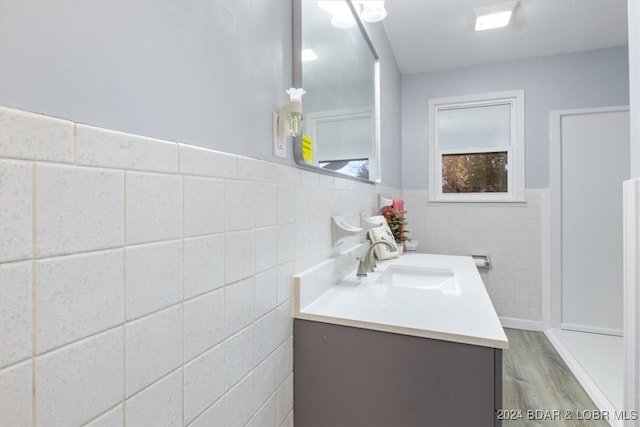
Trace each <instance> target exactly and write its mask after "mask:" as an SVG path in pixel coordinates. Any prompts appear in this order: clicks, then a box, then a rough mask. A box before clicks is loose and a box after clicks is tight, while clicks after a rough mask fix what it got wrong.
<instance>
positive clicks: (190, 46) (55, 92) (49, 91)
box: [0, 0, 400, 187]
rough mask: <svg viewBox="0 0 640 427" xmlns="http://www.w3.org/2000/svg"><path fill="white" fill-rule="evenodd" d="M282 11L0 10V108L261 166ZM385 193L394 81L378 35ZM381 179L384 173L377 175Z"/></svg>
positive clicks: (196, 6)
mask: <svg viewBox="0 0 640 427" xmlns="http://www.w3.org/2000/svg"><path fill="white" fill-rule="evenodd" d="M291 14H292V11H291V0H268V1H265V0H232V1H222V0H216V1H196V0H192V1H187V0H184V1H182V0H181V1H145V2H142V1H129V2H99V1H90V2H79V1H73V0H72V1H62V0H56V1H28V2H25V1H5V0H3V1H2V2H0V55H1V56H0V75H1V76H2V79H0V104H2V105H5V106H8V107H13V108H18V109H22V110H26V111H32V112H36V113H43V114H47V115H50V116H54V117H60V118H65V119H70V120H73V121H76V122H82V123H86V124H91V125H96V126H100V127H104V128H108V129H115V130H119V131H123V132H128V133H133V134H139V135H145V136H150V137H154V138H161V139H166V140H170V141H176V142H182V143H187V144H192V145H197V146H201V147H207V148H211V149H215V150H219V151H224V152H228V153H233V154H239V155H243V156H248V157H254V158H258V159H263V160H270V161H276V162H286V163H288V164H294V161H293V158H292V155H291V153H290V155H289V158H288V159H287V160H286V161H284V160H280V159H278V158H275V157H273V155H272V146H271V131H272V124H271V112H273V111H277V110H278V109H279V107H280V106H281V104H283V103H284V102H286V101H287V100H288V95H286V93H285V90H286V89H288V88H289V87H290V86H291V82H292V59H291V58H292V42H291V39H292V29H291V28H292V26H291V19H292V18H291V16H292V15H291ZM368 31H369V32H370V36H371V38H372V39H373V41H374V44H375V45H376V49H377V51H378V54H379V55H380V59H381V62H382V70H383V71H382V76H381V77H382V82H381V84H382V94H383V97H382V104H383V105H384V110H383V112H385V114H383V115H382V117H383V121H382V132H381V133H382V139H381V143H382V145H383V148H382V151H383V153H389V154H390V155H388V156H386V157H383V159H384V162H383V165H382V170H383V174H384V175H383V184H385V185H388V186H392V187H399V186H400V175H399V172H398V173H397V174H394V173H390V171H399V170H400V154H399V148H393V149H390V148H389V147H387V146H386V145H387V144H393V145H394V146H395V145H396V144H399V140H400V120H399V116H400V73H399V71H398V67H397V65H396V63H395V58H394V57H393V54H392V53H391V49H390V47H389V44H388V42H387V40H386V35H385V34H384V30H383V29H382V26H381V25H380V24H375V25H371V26H368ZM385 172H386V173H385Z"/></svg>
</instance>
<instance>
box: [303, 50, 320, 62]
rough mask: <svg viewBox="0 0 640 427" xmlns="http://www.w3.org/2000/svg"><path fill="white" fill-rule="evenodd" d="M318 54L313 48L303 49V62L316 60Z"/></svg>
mask: <svg viewBox="0 0 640 427" xmlns="http://www.w3.org/2000/svg"><path fill="white" fill-rule="evenodd" d="M316 59H318V55H316V53H315V52H314V51H313V50H312V49H302V62H309V61H315V60H316Z"/></svg>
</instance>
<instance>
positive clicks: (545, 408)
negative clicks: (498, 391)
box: [501, 329, 609, 427]
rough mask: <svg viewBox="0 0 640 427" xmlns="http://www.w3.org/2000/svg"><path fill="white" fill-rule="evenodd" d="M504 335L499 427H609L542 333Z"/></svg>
mask: <svg viewBox="0 0 640 427" xmlns="http://www.w3.org/2000/svg"><path fill="white" fill-rule="evenodd" d="M505 332H506V334H507V337H508V338H509V349H508V350H506V351H504V353H503V378H504V379H503V392H502V396H503V397H502V400H503V401H502V407H503V408H504V409H505V411H506V412H504V413H502V414H501V415H503V416H504V417H503V420H504V421H503V424H502V425H503V426H554V427H561V426H580V427H584V426H589V427H600V426H602V427H607V426H609V423H607V422H606V421H602V420H594V419H592V418H594V417H597V416H598V414H599V412H598V411H597V408H596V407H595V405H594V404H593V402H592V401H591V399H590V398H589V396H588V395H587V394H586V393H585V391H584V390H583V389H582V387H581V386H580V383H578V381H577V380H576V379H575V377H574V376H573V374H572V373H571V371H570V370H569V368H568V367H567V365H566V364H565V363H564V361H563V360H562V358H561V357H560V356H559V355H558V353H557V352H556V351H555V349H554V348H553V346H552V345H551V343H549V341H548V340H547V338H546V337H545V335H544V334H543V333H542V332H531V331H522V330H516V329H505ZM569 418H570V419H569Z"/></svg>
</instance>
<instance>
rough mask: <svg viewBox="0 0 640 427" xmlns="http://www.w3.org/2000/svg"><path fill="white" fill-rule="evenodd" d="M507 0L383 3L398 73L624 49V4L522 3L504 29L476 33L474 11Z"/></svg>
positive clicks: (598, 0) (577, 0) (578, 0)
mask: <svg viewBox="0 0 640 427" xmlns="http://www.w3.org/2000/svg"><path fill="white" fill-rule="evenodd" d="M504 1H506V0H493V1H487V0H387V1H386V3H385V7H386V9H387V12H388V14H387V17H386V18H385V20H384V21H383V22H382V24H383V26H384V29H385V32H386V33H387V37H388V39H389V42H390V43H391V48H392V50H393V52H394V54H395V56H396V60H397V61H398V65H399V67H400V71H401V72H402V73H405V74H406V73H419V72H426V71H435V70H443V69H450V68H463V67H469V66H473V65H480V64H488V63H495V62H503V61H511V60H516V59H524V58H532V57H539V56H546V55H554V54H559V53H568V52H579V51H584V50H591V49H599V48H605V47H613V46H625V45H627V1H626V0H520V1H519V3H518V5H517V6H516V9H515V11H514V14H513V16H512V18H511V23H510V25H509V26H508V27H506V28H500V29H494V30H487V31H481V32H476V31H474V24H475V15H474V12H473V9H474V8H476V7H478V6H484V5H488V4H494V3H502V2H504Z"/></svg>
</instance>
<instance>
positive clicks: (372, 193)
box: [0, 108, 393, 426]
mask: <svg viewBox="0 0 640 427" xmlns="http://www.w3.org/2000/svg"><path fill="white" fill-rule="evenodd" d="M0 180H1V182H0V189H1V196H2V197H1V199H0V202H1V203H0V232H1V238H0V279H1V280H0V292H1V294H0V295H1V298H0V320H1V322H0V347H1V350H0V424H1V425H21V426H22V425H38V426H54V425H65V426H72V425H82V424H88V425H92V426H98V425H109V426H117V425H128V426H141V425H149V426H151V425H153V426H159V425H176V426H181V425H192V426H214V425H228V426H241V425H249V426H280V425H289V426H292V425H293V412H292V408H293V378H292V375H293V374H292V371H293V366H292V353H293V347H292V319H291V302H290V301H291V300H290V296H291V294H290V288H291V276H292V274H293V273H294V272H296V271H299V270H302V269H304V268H306V267H308V266H310V265H312V264H315V263H317V262H319V261H321V260H323V259H326V258H329V257H331V256H333V255H334V253H333V250H332V249H331V240H330V239H331V235H330V217H331V215H334V214H347V215H348V218H350V220H352V221H354V222H355V223H357V221H358V213H359V212H360V211H366V212H369V213H373V212H375V210H376V207H377V192H383V191H384V192H385V193H389V192H390V191H393V190H391V189H382V188H380V187H376V186H372V185H366V184H361V183H356V182H354V181H349V180H343V179H339V178H334V177H330V176H326V175H320V174H316V173H312V172H308V171H304V170H300V169H297V168H294V167H289V166H284V165H280V164H275V163H270V162H264V161H258V160H254V159H249V158H243V157H238V156H234V155H229V154H225V153H220V152H214V151H210V150H205V149H200V148H196V147H193V146H189V145H184V144H178V143H173V142H166V141H159V140H153V139H149V138H145V137H140V136H134V135H128V134H123V133H119V132H115V131H110V130H105V129H99V128H94V127H91V126H86V125H82V124H76V123H73V122H70V121H66V120H60V119H55V118H50V117H46V116H42V115H36V114H31V113H26V112H21V111H17V110H13V109H8V108H1V109H0Z"/></svg>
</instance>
